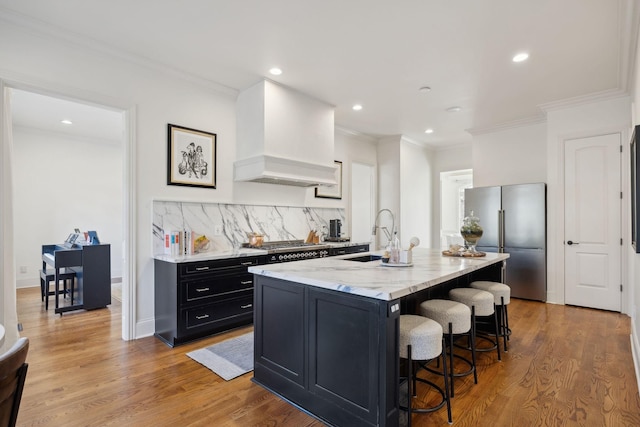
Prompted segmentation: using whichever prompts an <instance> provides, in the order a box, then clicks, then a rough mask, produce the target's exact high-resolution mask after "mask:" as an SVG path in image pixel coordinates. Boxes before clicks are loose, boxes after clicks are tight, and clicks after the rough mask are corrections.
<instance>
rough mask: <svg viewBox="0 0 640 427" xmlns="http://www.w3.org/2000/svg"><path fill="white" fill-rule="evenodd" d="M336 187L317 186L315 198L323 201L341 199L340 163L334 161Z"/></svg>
mask: <svg viewBox="0 0 640 427" xmlns="http://www.w3.org/2000/svg"><path fill="white" fill-rule="evenodd" d="M333 163H334V165H335V167H336V170H335V179H336V183H337V184H336V185H319V186H318V187H316V197H320V198H324V199H342V162H340V161H338V160H334V162H333Z"/></svg>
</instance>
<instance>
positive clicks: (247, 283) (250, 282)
mask: <svg viewBox="0 0 640 427" xmlns="http://www.w3.org/2000/svg"><path fill="white" fill-rule="evenodd" d="M252 283H253V280H245V281H244V282H240V284H241V285H250V284H252Z"/></svg>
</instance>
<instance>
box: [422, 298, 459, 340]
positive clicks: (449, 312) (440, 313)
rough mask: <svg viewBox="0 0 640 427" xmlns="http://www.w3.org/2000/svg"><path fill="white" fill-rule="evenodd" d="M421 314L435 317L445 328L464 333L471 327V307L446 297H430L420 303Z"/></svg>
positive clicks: (456, 332)
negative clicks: (450, 327)
mask: <svg viewBox="0 0 640 427" xmlns="http://www.w3.org/2000/svg"><path fill="white" fill-rule="evenodd" d="M420 315H421V316H424V317H427V318H429V319H433V320H435V321H436V322H438V323H439V324H440V326H441V327H442V329H443V330H446V331H448V330H449V323H451V326H452V331H451V332H452V333H454V334H464V333H466V332H468V331H469V330H470V329H471V309H470V308H469V307H467V306H466V305H464V304H461V303H459V302H456V301H451V300H446V299H430V300H426V301H423V302H422V303H420Z"/></svg>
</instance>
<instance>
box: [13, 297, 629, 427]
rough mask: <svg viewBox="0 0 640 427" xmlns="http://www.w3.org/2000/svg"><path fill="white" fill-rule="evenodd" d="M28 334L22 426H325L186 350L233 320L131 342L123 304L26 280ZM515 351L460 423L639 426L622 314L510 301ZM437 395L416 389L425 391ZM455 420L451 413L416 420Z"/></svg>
mask: <svg viewBox="0 0 640 427" xmlns="http://www.w3.org/2000/svg"><path fill="white" fill-rule="evenodd" d="M17 302H18V316H19V320H20V322H22V324H23V327H24V330H23V332H22V336H26V337H28V338H29V340H30V349H29V355H28V358H27V361H28V363H29V372H28V374H27V381H26V385H25V390H24V394H23V398H22V404H21V406H20V413H19V416H18V425H19V426H109V425H118V426H175V427H182V426H243V427H244V426H274V427H275V426H294V427H299V426H322V425H324V424H323V423H321V422H319V421H317V420H315V419H314V418H312V417H310V416H308V415H306V414H304V413H303V412H301V411H299V410H298V409H296V408H295V407H293V406H291V405H289V404H288V403H286V402H284V401H282V400H281V399H279V398H278V397H276V396H275V395H273V394H271V393H269V392H267V391H266V390H264V389H262V388H261V387H260V386H258V385H255V384H254V383H252V382H251V376H252V375H251V374H246V375H243V376H242V377H239V378H237V379H235V380H232V381H229V382H226V381H224V380H222V379H221V378H219V377H218V376H217V375H215V374H214V373H212V372H211V371H209V370H208V369H206V368H205V367H203V366H202V365H200V364H199V363H197V362H194V361H193V360H191V359H190V358H188V357H187V356H186V355H185V353H187V352H189V351H191V350H195V349H198V348H202V347H205V346H207V345H211V344H213V343H215V342H219V341H223V340H225V339H227V338H229V337H232V336H237V335H241V334H243V333H246V332H248V331H249V330H251V327H246V328H241V329H237V330H234V331H231V332H228V333H225V334H221V335H217V336H215V337H211V338H207V339H204V340H201V341H198V342H196V343H192V344H187V345H184V346H181V347H177V348H174V349H171V348H169V347H167V346H166V345H165V344H163V343H161V342H160V341H159V340H157V339H156V338H153V337H149V338H143V339H139V340H135V341H130V342H125V341H122V339H121V338H120V337H121V322H120V317H121V306H120V303H119V302H118V301H113V304H112V305H111V306H110V307H109V308H107V309H100V310H94V311H89V312H85V311H78V312H72V313H67V314H64V315H63V316H62V317H60V316H58V315H55V314H54V313H53V311H52V310H49V312H46V311H45V310H44V304H41V303H40V297H39V289H38V288H28V289H18V292H17ZM509 316H510V322H511V327H512V329H513V335H512V338H511V341H510V343H509V352H508V353H504V354H503V356H502V362H497V361H496V360H495V359H496V356H495V352H491V353H482V354H481V355H480V357H479V379H478V385H474V384H473V381H472V379H471V378H467V379H464V380H457V381H456V397H455V398H454V399H453V400H452V407H453V421H454V424H455V425H457V426H518V427H526V426H594V427H595V426H612V427H613V426H615V427H617V426H640V398H639V395H638V388H637V382H636V378H635V373H634V369H633V362H632V358H631V347H630V339H629V335H630V319H629V318H628V317H627V316H625V315H621V314H616V313H611V312H604V311H598V310H590V309H583V308H576V307H569V306H558V305H551V304H543V303H537V302H531V301H524V300H512V302H511V305H510V306H509ZM428 397H429V396H422V395H419V396H418V399H419V400H422V399H428ZM413 425H414V426H416V427H423V426H433V425H447V419H446V410H444V409H443V410H440V411H438V412H435V413H431V414H418V415H414V417H413Z"/></svg>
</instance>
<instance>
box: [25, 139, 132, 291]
mask: <svg viewBox="0 0 640 427" xmlns="http://www.w3.org/2000/svg"><path fill="white" fill-rule="evenodd" d="M13 141H14V144H13V148H14V150H13V159H14V163H13V166H14V169H13V173H14V205H13V206H14V211H15V212H16V215H15V217H14V230H15V233H16V234H15V236H16V239H15V262H16V267H17V268H16V276H17V282H18V287H21V286H39V283H40V282H39V280H40V276H39V274H38V271H39V270H40V269H41V268H42V260H41V246H42V245H43V244H53V243H61V242H63V241H64V240H65V239H66V237H67V236H68V235H69V234H70V233H72V232H73V229H74V228H79V229H80V230H82V231H87V230H95V231H97V233H98V237H99V238H100V240H101V242H103V243H112V242H115V244H112V245H111V276H112V277H121V276H122V245H121V244H120V242H121V241H122V145H121V144H120V143H119V142H117V141H116V142H113V141H90V140H86V139H79V138H74V137H70V136H69V135H64V134H54V133H51V132H44V131H40V130H36V129H27V128H22V127H14V129H13ZM21 266H24V267H27V272H26V273H24V274H22V273H21V272H20V267H21Z"/></svg>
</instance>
